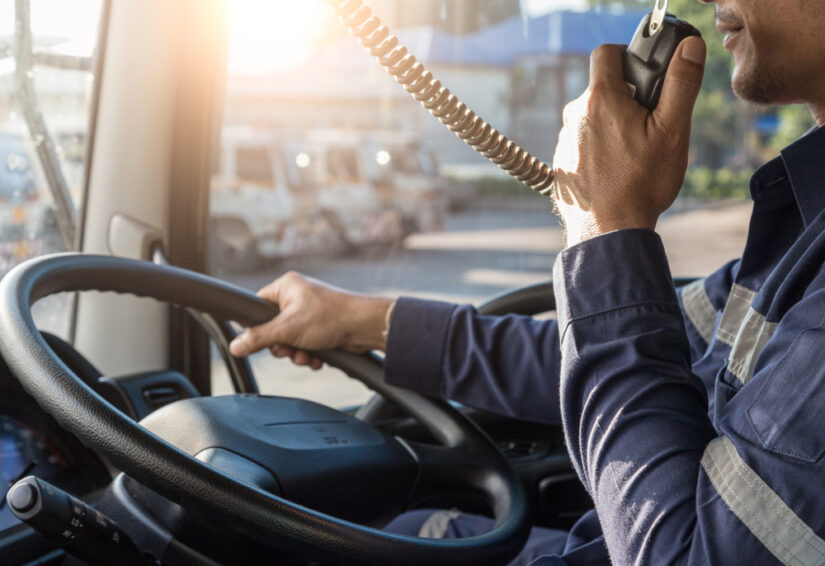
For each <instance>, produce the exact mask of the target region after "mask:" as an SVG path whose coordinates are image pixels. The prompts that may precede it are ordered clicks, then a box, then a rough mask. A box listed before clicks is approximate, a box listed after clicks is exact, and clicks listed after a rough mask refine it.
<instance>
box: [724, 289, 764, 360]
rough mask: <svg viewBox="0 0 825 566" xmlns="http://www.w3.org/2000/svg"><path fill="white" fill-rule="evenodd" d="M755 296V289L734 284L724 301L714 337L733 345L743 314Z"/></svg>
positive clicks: (743, 317)
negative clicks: (720, 318) (723, 307)
mask: <svg viewBox="0 0 825 566" xmlns="http://www.w3.org/2000/svg"><path fill="white" fill-rule="evenodd" d="M755 296H756V291H751V290H750V289H748V288H747V287H743V286H742V285H738V284H734V285H733V287H731V289H730V295H728V300H727V302H726V303H725V310H724V311H723V312H722V320H721V321H719V328H718V329H717V330H716V339H717V340H719V341H720V342H722V343H723V344H727V345H728V346H733V343H734V341H735V340H736V335H737V334H738V332H739V328H740V327H741V326H742V322H743V321H744V320H745V316H746V315H747V314H748V309H749V308H750V306H751V301H753V298H754V297H755Z"/></svg>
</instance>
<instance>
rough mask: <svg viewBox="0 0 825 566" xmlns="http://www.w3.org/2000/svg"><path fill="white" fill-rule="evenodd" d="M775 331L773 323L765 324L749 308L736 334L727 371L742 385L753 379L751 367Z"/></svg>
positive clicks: (760, 315)
mask: <svg viewBox="0 0 825 566" xmlns="http://www.w3.org/2000/svg"><path fill="white" fill-rule="evenodd" d="M775 331H776V323H775V322H766V321H765V317H764V315H762V314H760V313H758V312H756V311H755V310H753V308H749V309H748V312H747V314H746V315H745V320H744V321H742V326H741V327H740V328H739V332H738V333H737V334H736V339H735V340H734V342H733V346H732V348H731V351H730V360H729V361H728V371H730V372H731V373H732V374H733V375H735V376H736V378H737V379H738V380H739V381H740V382H741V383H742V385H744V384H746V383H747V382H748V381H750V379H751V377H753V366H754V365H755V364H756V358H758V357H759V354H760V353H761V352H762V348H764V347H765V344H766V343H767V342H768V340H770V338H771V336H773V333H774V332H775Z"/></svg>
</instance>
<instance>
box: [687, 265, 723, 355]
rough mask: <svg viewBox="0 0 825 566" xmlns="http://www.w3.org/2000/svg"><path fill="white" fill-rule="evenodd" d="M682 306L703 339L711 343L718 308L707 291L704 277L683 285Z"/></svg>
mask: <svg viewBox="0 0 825 566" xmlns="http://www.w3.org/2000/svg"><path fill="white" fill-rule="evenodd" d="M682 307H683V308H684V309H685V314H686V315H687V317H688V319H690V322H691V323H693V327H694V328H695V329H696V330H697V331H698V332H699V336H701V337H702V340H704V341H705V342H706V343H708V344H710V341H711V339H712V338H713V328H714V327H715V326H716V309H715V308H713V303H711V302H710V298H709V297H708V294H707V292H706V291H705V280H704V279H699V280H698V281H694V282H693V283H691V284H689V285H685V286H684V287H682Z"/></svg>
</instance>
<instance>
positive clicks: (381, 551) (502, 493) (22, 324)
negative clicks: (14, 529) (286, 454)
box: [0, 253, 529, 565]
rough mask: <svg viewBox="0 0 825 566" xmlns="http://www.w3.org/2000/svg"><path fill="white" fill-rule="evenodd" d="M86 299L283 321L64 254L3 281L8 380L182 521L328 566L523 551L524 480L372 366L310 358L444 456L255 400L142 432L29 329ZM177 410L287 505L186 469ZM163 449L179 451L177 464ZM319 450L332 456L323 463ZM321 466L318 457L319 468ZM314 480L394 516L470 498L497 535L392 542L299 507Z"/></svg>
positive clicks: (246, 303) (244, 298)
mask: <svg viewBox="0 0 825 566" xmlns="http://www.w3.org/2000/svg"><path fill="white" fill-rule="evenodd" d="M87 290H96V291H114V292H117V293H128V294H134V295H137V296H141V297H151V298H154V299H157V300H160V301H165V302H168V303H172V304H176V305H179V306H183V307H190V308H193V309H196V310H198V311H202V312H206V313H210V314H212V315H214V316H216V317H217V318H219V319H224V320H234V321H236V322H238V323H240V324H242V325H245V326H251V325H256V324H260V323H263V322H265V321H267V320H269V319H271V318H272V317H273V316H275V315H276V314H277V313H278V309H277V307H276V306H274V305H272V304H271V303H268V302H266V301H264V300H262V299H260V298H259V297H257V296H256V295H254V294H252V293H250V292H248V291H246V290H244V289H241V288H239V287H235V286H233V285H229V284H227V283H224V282H221V281H218V280H216V279H212V278H210V277H206V276H203V275H200V274H197V273H193V272H190V271H185V270H182V269H177V268H173V267H166V266H158V265H154V264H151V263H147V262H139V261H134V260H127V259H121V258H114V257H108V256H93V255H81V254H71V253H70V254H60V255H54V256H45V257H41V258H36V259H33V260H30V261H28V262H26V263H24V264H21V265H19V266H17V267H16V268H15V269H13V270H12V271H11V272H9V273H8V274H7V275H6V276H5V277H4V278H3V279H2V281H0V301H1V303H0V336H2V339H0V354H2V355H3V357H4V358H5V360H6V362H7V363H8V366H9V367H10V368H11V370H12V372H13V373H14V374H15V376H16V377H17V378H18V379H19V380H20V382H21V383H22V384H23V386H24V387H25V389H26V390H27V391H28V392H29V393H30V394H31V395H32V396H33V397H34V398H35V399H36V400H37V401H38V402H39V403H40V405H41V406H42V407H43V409H44V410H46V411H47V412H48V413H49V414H51V415H52V416H54V417H55V418H56V419H57V421H58V422H59V423H60V424H61V425H62V426H63V427H64V428H66V429H67V430H69V431H71V432H72V433H73V434H75V435H76V436H77V437H78V438H79V439H80V440H82V441H83V442H84V444H86V445H87V446H88V447H89V448H91V449H93V450H96V451H98V452H100V453H101V454H103V455H105V456H106V457H107V458H108V459H109V460H110V461H111V462H112V463H113V464H114V465H115V466H117V467H118V468H120V469H121V470H123V471H124V472H125V473H126V474H128V475H129V476H131V477H132V478H134V479H135V480H137V481H139V482H141V483H142V484H144V485H145V486H147V487H149V488H150V489H152V490H154V491H156V492H157V493H159V494H161V495H163V496H164V497H166V498H168V499H170V500H172V501H174V502H176V503H178V504H180V505H181V506H182V507H184V508H185V509H188V510H191V511H193V512H196V513H199V514H202V515H204V516H207V517H213V518H214V517H220V518H221V519H222V520H223V521H224V522H225V523H226V524H231V525H233V526H234V527H235V528H237V529H238V530H240V531H242V532H244V533H245V535H246V536H249V537H250V538H252V539H255V540H257V541H259V542H262V543H265V544H270V545H274V546H276V547H279V548H284V549H289V551H290V552H292V553H294V554H297V555H299V556H304V557H306V558H307V559H313V560H321V561H324V562H331V563H335V564H377V565H378V564H380V565H384V564H398V565H407V564H410V565H412V564H456V565H462V564H467V565H471V564H472V565H482V564H491V565H492V564H504V563H506V562H507V561H508V560H510V559H511V558H513V557H514V556H515V555H516V554H517V553H518V551H519V550H520V549H521V547H522V545H523V544H524V542H525V540H526V538H527V534H528V532H529V520H528V506H527V500H526V495H525V492H524V489H523V487H522V485H521V482H520V480H519V478H518V476H517V475H516V474H515V472H514V471H513V470H512V468H511V467H510V466H509V464H508V463H507V461H506V459H505V458H504V457H503V456H502V454H501V453H500V452H499V451H498V450H497V449H496V447H495V445H494V444H493V443H492V441H491V440H490V439H489V438H488V437H487V436H486V435H485V434H484V433H483V432H482V431H481V430H480V429H478V428H477V426H476V425H474V424H473V423H472V422H470V421H469V420H467V419H466V418H465V417H463V416H462V415H461V414H460V413H459V412H458V411H457V410H455V409H454V408H453V407H452V406H450V405H449V404H448V403H446V402H444V401H441V400H436V399H430V398H426V397H423V396H421V395H419V394H416V393H413V392H410V391H406V390H402V389H398V388H395V387H392V386H389V385H387V384H386V383H384V381H383V370H382V368H381V365H380V362H379V361H377V360H375V359H374V358H373V357H371V356H367V355H355V354H349V353H346V352H342V351H328V352H319V353H317V354H315V355H317V356H318V357H319V358H321V359H322V360H323V361H325V362H326V363H329V364H330V365H333V366H335V367H338V368H340V369H342V370H343V371H345V372H346V373H348V374H349V375H350V376H351V377H354V378H356V379H359V380H361V381H362V382H364V383H365V384H366V385H368V386H369V387H371V388H372V389H375V390H376V391H378V392H380V393H381V394H382V395H383V396H384V397H386V398H388V399H390V400H391V401H393V402H394V403H396V404H397V405H399V406H400V407H401V408H403V409H404V410H405V411H406V412H408V413H409V414H410V415H412V416H413V417H415V418H416V419H418V421H419V422H420V423H421V424H422V425H423V426H424V427H425V428H426V429H427V430H428V431H429V432H430V433H431V434H432V435H433V436H434V437H435V438H436V439H437V441H438V442H439V443H440V446H435V445H430V444H423V443H415V442H410V441H404V440H401V439H398V438H395V437H392V436H390V435H388V434H386V433H384V432H382V431H379V430H378V429H375V428H373V427H371V426H369V425H367V424H365V423H362V422H360V421H357V420H356V419H353V418H352V417H350V416H349V415H346V414H344V413H340V412H338V411H334V410H332V409H329V408H327V407H323V406H320V405H317V404H314V403H310V402H308V401H299V400H292V399H283V398H270V397H266V396H258V395H249V394H245V395H235V396H227V397H213V398H206V399H205V400H202V401H200V402H199V401H198V400H190V401H182V402H178V403H175V404H173V405H170V406H168V407H165V408H163V409H161V410H160V411H158V412H157V413H155V415H159V416H158V417H157V418H155V419H154V421H153V422H154V425H153V426H151V428H152V430H153V431H154V432H150V431H149V430H147V428H145V427H144V426H142V425H141V424H139V423H136V422H134V421H133V420H131V419H130V418H128V417H127V416H126V415H124V414H123V413H121V412H120V411H118V410H117V409H115V408H114V407H113V406H112V405H110V404H109V403H107V402H106V401H104V400H103V399H102V398H101V397H100V396H98V395H97V394H96V393H95V392H93V391H92V390H91V389H90V388H89V387H88V386H87V385H85V384H84V383H83V382H82V381H81V380H80V379H79V378H78V377H77V376H76V375H75V374H73V373H72V372H71V370H70V369H69V368H68V367H67V366H66V365H65V364H64V363H63V362H62V361H61V360H60V359H59V358H57V357H56V356H55V354H54V353H53V352H52V351H51V349H50V348H49V347H48V346H47V345H46V343H45V341H44V340H43V338H42V337H41V335H40V333H39V332H38V330H37V328H36V327H35V325H34V321H33V319H32V315H31V305H32V304H33V303H34V302H35V301H37V300H38V299H41V298H43V297H46V296H48V295H51V294H54V293H59V292H66V291H87ZM273 399H274V400H273ZM285 403H286V404H285ZM296 403H301V405H296ZM241 405H242V406H243V408H244V409H243V410H244V411H247V410H248V411H249V413H245V414H244V415H243V416H244V418H246V419H247V420H246V421H244V422H245V423H246V425H245V426H243V427H239V426H238V427H234V428H236V429H243V430H242V431H240V432H238V431H237V430H234V429H233V426H232V425H231V422H236V421H238V416H237V414H235V415H234V416H233V417H232V419H234V420H233V421H231V422H230V421H221V420H220V419H221V417H220V415H221V414H224V413H227V412H228V413H232V411H235V410H237V408H238V407H239V406H241ZM177 406H181V407H183V408H184V409H183V414H186V415H188V417H190V418H192V419H194V421H196V422H198V423H199V426H202V428H208V429H214V430H217V431H223V430H225V429H233V432H232V433H231V434H230V436H232V435H235V436H232V440H231V441H232V442H234V443H236V445H237V446H243V447H245V451H244V452H243V454H242V456H239V458H240V459H242V460H244V462H247V463H248V462H249V461H250V460H251V461H252V462H253V463H254V465H257V466H260V467H264V468H266V469H267V470H268V471H269V472H271V473H272V475H273V476H274V477H275V478H277V480H278V482H280V486H279V487H280V492H281V493H284V494H285V495H286V496H288V497H290V499H293V501H287V500H286V499H284V498H282V497H279V496H278V495H275V494H273V493H272V492H271V491H269V490H267V489H266V488H264V487H262V486H261V485H260V484H259V485H256V484H255V482H254V481H252V480H247V481H240V480H238V479H236V477H238V476H235V477H233V476H232V475H229V474H227V473H223V472H221V471H219V470H218V469H216V468H215V467H212V466H210V465H207V464H205V463H204V462H202V461H201V460H199V459H197V458H195V457H193V456H192V455H190V454H195V453H196V452H195V451H196V450H199V449H200V448H199V447H198V446H196V445H195V444H197V443H194V444H192V443H190V445H187V441H186V440H185V439H184V440H181V441H180V442H177V441H178V440H180V439H177V438H174V437H175V434H174V432H171V433H168V431H170V430H171V431H174V430H176V429H179V427H176V426H175V425H174V424H169V423H170V422H171V421H168V419H167V421H164V419H163V415H167V414H169V415H172V416H174V413H176V412H177V413H178V416H179V414H180V413H179V412H178V411H179V410H178V409H177V408H176V407H177ZM279 407H286V408H287V410H289V411H292V412H293V413H295V414H312V415H314V417H313V418H317V415H319V414H321V413H323V420H324V422H334V423H337V424H336V425H335V426H336V427H337V429H336V430H337V432H336V435H337V436H336V437H335V439H336V444H335V446H332V447H329V446H326V447H325V446H324V445H320V446H318V445H316V444H313V443H314V442H315V441H314V440H313V438H314V437H312V434H311V432H308V431H310V430H311V429H310V428H307V426H308V425H310V424H312V423H313V422H317V421H312V420H310V421H306V422H299V423H297V424H296V423H295V422H293V421H288V422H287V421H279V422H269V421H273V420H276V419H277V415H272V414H268V413H271V412H273V411H274V412H277V411H278V410H279ZM167 409H168V410H167ZM256 411H257V412H256ZM312 415H311V416H312ZM292 416H294V415H291V416H290V418H292ZM153 417H154V415H153V416H150V417H149V418H147V419H146V421H147V422H149V421H150V420H151V419H153ZM213 419H214V420H213ZM299 420H300V419H299ZM265 421H266V422H265ZM275 425H277V426H275ZM313 430H314V429H313ZM293 433H294V434H293ZM238 435H240V436H238ZM162 436H163V437H165V438H166V439H167V440H170V439H174V440H175V441H176V444H177V445H178V446H180V447H181V448H183V450H182V449H181V448H179V447H176V446H173V445H172V444H170V443H169V442H167V440H164V439H163V438H161V437H162ZM326 439H327V440H328V439H329V437H326ZM341 439H343V440H341ZM339 440H340V442H339ZM210 442H214V439H212V440H210ZM296 443H297V444H296ZM302 443H303V444H302ZM322 444H323V443H322ZM296 446H297V448H299V449H296V450H292V451H291V452H290V455H294V456H297V455H299V453H306V454H314V456H313V457H311V458H308V459H306V460H305V461H303V462H301V463H300V465H298V466H297V467H296V466H292V467H291V468H290V469H289V470H286V471H284V472H280V471H279V469H278V466H279V465H280V463H279V462H278V461H273V458H272V457H270V456H268V454H270V453H275V454H278V453H279V452H278V451H279V450H281V451H282V450H285V449H293V448H296ZM325 449H329V452H328V453H325V452H323V450H325ZM184 450H186V451H184ZM333 450H334V452H333ZM319 454H320V455H322V456H324V457H320V458H319V457H318V455H319ZM274 460H277V458H274ZM342 462H343V463H347V462H349V463H351V464H352V465H355V466H357V467H358V470H359V473H358V474H353V473H352V469H351V467H352V466H346V465H342V464H341V463H342ZM336 466H337V467H336ZM302 470H303V473H301V471H302ZM244 477H248V476H244ZM313 478H315V479H316V481H318V482H332V481H335V479H336V478H339V479H340V478H346V479H347V481H348V482H350V481H351V482H352V483H351V484H348V485H346V486H339V488H340V489H341V490H346V491H348V492H349V491H353V492H354V494H355V496H357V497H359V498H361V499H362V500H368V499H383V498H385V497H386V499H387V500H388V503H387V504H388V505H390V506H392V509H393V510H396V511H397V510H400V509H404V508H409V507H411V506H412V505H414V504H415V503H416V502H418V501H421V500H422V499H423V498H425V497H427V496H428V495H432V494H436V493H441V492H445V491H454V490H474V491H477V492H481V493H483V494H484V495H485V497H486V499H487V500H488V502H489V504H490V507H491V508H492V510H493V513H494V515H495V518H496V525H495V527H494V528H493V529H492V530H491V531H489V532H488V533H485V534H483V535H480V536H476V537H472V538H465V539H456V540H435V539H423V538H415V537H408V536H401V535H395V534H390V533H386V532H383V531H381V530H378V529H376V528H372V527H367V526H363V525H360V524H357V523H354V522H350V521H347V520H344V519H341V518H336V517H334V516H332V515H330V514H327V513H325V512H322V511H318V510H313V509H310V508H309V507H307V506H305V505H303V504H301V503H296V502H295V501H294V500H295V499H296V498H294V497H292V495H291V494H293V493H302V492H312V489H306V486H307V485H309V484H311V483H312V481H313ZM359 478H361V481H359ZM371 478H372V479H371ZM380 478H384V479H387V480H388V481H389V482H390V483H389V485H392V486H393V488H392V490H391V491H392V493H393V494H394V495H393V496H390V497H387V493H382V494H381V496H380V497H376V496H375V494H374V493H371V491H372V490H371V487H370V486H371V483H372V481H373V480H375V481H378V482H379V483H382V484H383V485H385V486H386V485H388V484H387V483H386V482H382V481H381V479H380ZM290 482H292V483H290ZM276 483H277V482H276ZM293 484H294V485H295V487H292V486H293ZM353 484H354V485H353ZM385 491H386V490H385ZM399 501H400V503H399ZM373 503H375V502H374V501H373ZM378 503H379V504H380V503H381V502H380V501H379V502H378Z"/></svg>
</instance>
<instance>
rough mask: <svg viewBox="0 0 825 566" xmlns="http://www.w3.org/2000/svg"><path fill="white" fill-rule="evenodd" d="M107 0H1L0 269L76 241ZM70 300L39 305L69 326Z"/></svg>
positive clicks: (59, 329)
mask: <svg viewBox="0 0 825 566" xmlns="http://www.w3.org/2000/svg"><path fill="white" fill-rule="evenodd" d="M101 8H102V1H101V0H79V1H73V2H62V1H60V0H0V93H1V94H0V277H1V276H2V275H3V274H4V273H6V272H7V271H8V270H9V269H11V268H12V267H14V266H15V265H17V264H18V263H20V262H21V261H23V260H25V259H27V258H30V257H34V256H38V255H42V254H45V253H52V252H59V251H66V250H71V249H73V248H74V241H75V240H74V238H75V233H76V230H77V218H78V212H77V211H78V210H79V208H80V207H81V205H82V197H83V183H84V173H85V165H86V139H87V130H88V126H89V113H90V109H91V99H92V92H93V85H94V75H93V69H94V59H93V56H94V54H95V44H96V41H97V27H98V23H99V19H100V12H101ZM68 307H69V302H68V298H67V297H65V296H60V295H56V296H53V297H49V298H47V299H45V300H43V301H40V302H38V303H37V304H36V305H35V308H34V313H35V317H36V319H37V321H38V325H39V327H40V328H42V329H44V330H50V331H53V332H56V333H58V334H61V335H66V334H67V330H68V322H69V308H68Z"/></svg>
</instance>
